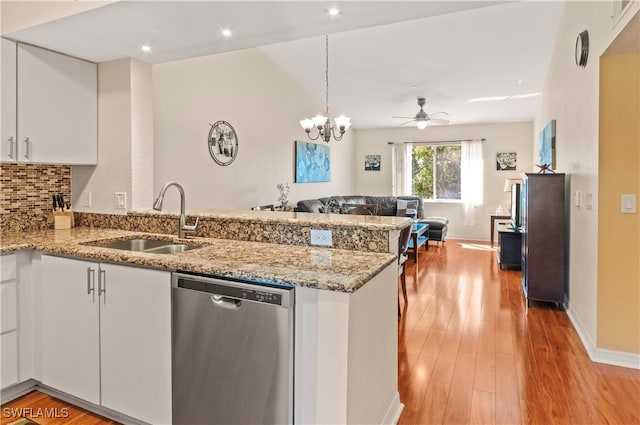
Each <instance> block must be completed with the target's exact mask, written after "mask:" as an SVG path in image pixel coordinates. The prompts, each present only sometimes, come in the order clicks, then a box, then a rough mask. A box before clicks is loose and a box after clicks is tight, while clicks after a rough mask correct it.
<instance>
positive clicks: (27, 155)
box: [24, 137, 31, 159]
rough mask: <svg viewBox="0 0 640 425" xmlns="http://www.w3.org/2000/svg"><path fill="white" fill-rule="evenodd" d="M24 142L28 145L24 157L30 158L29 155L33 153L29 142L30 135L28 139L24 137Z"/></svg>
mask: <svg viewBox="0 0 640 425" xmlns="http://www.w3.org/2000/svg"><path fill="white" fill-rule="evenodd" d="M24 143H25V145H26V151H25V153H24V157H25V158H27V159H29V155H30V154H31V147H30V143H29V138H28V137H27V138H26V139H24Z"/></svg>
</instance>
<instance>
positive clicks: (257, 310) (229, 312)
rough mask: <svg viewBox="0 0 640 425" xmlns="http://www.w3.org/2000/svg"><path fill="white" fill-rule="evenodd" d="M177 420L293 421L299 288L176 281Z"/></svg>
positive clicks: (181, 424) (176, 276) (177, 276)
mask: <svg viewBox="0 0 640 425" xmlns="http://www.w3.org/2000/svg"><path fill="white" fill-rule="evenodd" d="M171 295H172V316H173V317H172V380H173V384H172V385H173V393H172V400H173V424H174V425H186V424H189V425H194V424H207V425H209V424H286V423H293V326H294V320H293V317H294V309H293V305H294V291H293V287H288V286H265V285H261V284H258V283H254V282H248V281H236V280H230V279H226V278H221V277H209V276H200V275H193V274H186V273H181V272H176V273H173V279H172V294H171Z"/></svg>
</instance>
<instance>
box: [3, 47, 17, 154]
mask: <svg viewBox="0 0 640 425" xmlns="http://www.w3.org/2000/svg"><path fill="white" fill-rule="evenodd" d="M0 50H1V52H0V54H1V57H2V63H0V66H1V67H2V71H1V72H2V75H1V76H0V78H1V81H0V84H1V90H0V91H1V93H2V121H1V122H0V137H1V139H0V161H8V162H15V161H16V158H17V155H18V154H17V152H16V44H15V43H14V42H13V41H10V40H6V39H4V38H2V39H0Z"/></svg>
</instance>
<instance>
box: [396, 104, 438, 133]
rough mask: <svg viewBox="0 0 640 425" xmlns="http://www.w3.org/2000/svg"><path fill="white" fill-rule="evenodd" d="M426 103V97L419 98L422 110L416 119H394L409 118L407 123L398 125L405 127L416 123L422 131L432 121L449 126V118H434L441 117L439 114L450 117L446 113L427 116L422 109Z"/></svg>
mask: <svg viewBox="0 0 640 425" xmlns="http://www.w3.org/2000/svg"><path fill="white" fill-rule="evenodd" d="M425 103H426V100H425V98H424V97H419V98H418V106H420V110H419V111H418V113H417V114H416V115H415V117H396V116H393V117H392V118H409V119H410V121H407V122H403V123H401V124H398V125H405V124H409V123H412V122H414V121H415V122H416V126H417V127H418V128H419V129H420V130H422V129H424V128H425V127H426V126H427V122H428V121H431V122H432V123H435V124H449V119H448V118H432V116H433V115H439V114H443V116H444V117H449V114H448V113H446V112H434V113H432V114H427V113H426V112H425V111H424V109H422V107H423V106H424V104H425Z"/></svg>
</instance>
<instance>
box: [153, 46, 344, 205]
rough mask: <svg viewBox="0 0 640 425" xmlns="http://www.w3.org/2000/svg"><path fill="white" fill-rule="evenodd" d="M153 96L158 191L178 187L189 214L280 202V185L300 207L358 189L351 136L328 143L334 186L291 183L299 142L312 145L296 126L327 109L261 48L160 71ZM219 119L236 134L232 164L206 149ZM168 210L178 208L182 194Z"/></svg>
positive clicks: (155, 73)
mask: <svg viewBox="0 0 640 425" xmlns="http://www.w3.org/2000/svg"><path fill="white" fill-rule="evenodd" d="M153 93H154V126H155V127H154V135H155V167H154V170H155V171H154V186H155V192H158V191H159V189H160V187H161V186H162V185H163V184H164V183H166V182H167V181H170V180H175V181H177V182H179V183H180V184H182V185H183V187H184V188H185V191H186V195H187V208H188V209H193V208H213V209H228V208H240V209H248V208H250V207H251V206H256V205H263V204H274V203H276V201H277V198H278V191H277V189H276V184H278V183H280V182H287V183H289V185H290V187H291V194H290V199H291V200H294V201H297V200H299V199H306V198H316V197H320V196H327V195H332V194H340V193H349V192H352V190H353V171H352V170H353V145H352V141H351V138H352V137H353V131H349V132H348V133H347V134H346V135H345V138H344V139H343V140H342V141H341V142H335V141H332V142H331V143H329V147H330V149H331V182H329V183H301V184H295V183H293V181H294V158H295V152H294V141H295V140H302V141H305V140H307V139H306V135H305V133H304V131H303V130H302V128H301V127H300V125H299V124H298V121H299V120H300V119H302V118H305V117H308V116H311V115H315V114H316V113H318V112H321V111H322V110H323V105H322V103H321V102H320V101H319V100H318V99H317V98H315V97H313V96H311V95H310V94H309V93H308V92H307V91H305V90H304V89H302V88H301V86H300V85H299V84H298V83H297V82H296V81H295V80H293V79H292V78H291V77H290V76H288V75H287V74H286V73H285V72H283V71H282V70H281V69H280V68H279V67H278V66H277V65H276V64H275V63H274V62H272V61H271V60H270V59H269V58H268V57H267V56H266V55H265V54H264V53H262V52H261V51H259V50H258V49H247V50H242V51H237V52H231V53H224V54H219V55H211V56H204V57H200V58H195V59H188V60H182V61H177V62H171V63H165V64H160V65H155V66H154V67H153ZM218 120H224V121H227V122H229V123H231V125H232V126H233V127H234V129H235V131H236V133H237V135H238V141H239V147H238V156H237V157H236V159H235V161H234V162H233V163H231V164H230V165H228V166H220V165H218V164H216V163H215V162H214V161H213V159H212V158H211V157H210V155H209V150H208V146H207V137H208V134H209V129H210V125H209V124H210V123H214V122H216V121H218ZM165 207H166V209H176V208H177V207H178V196H177V194H169V195H168V196H167V198H166V204H165Z"/></svg>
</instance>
